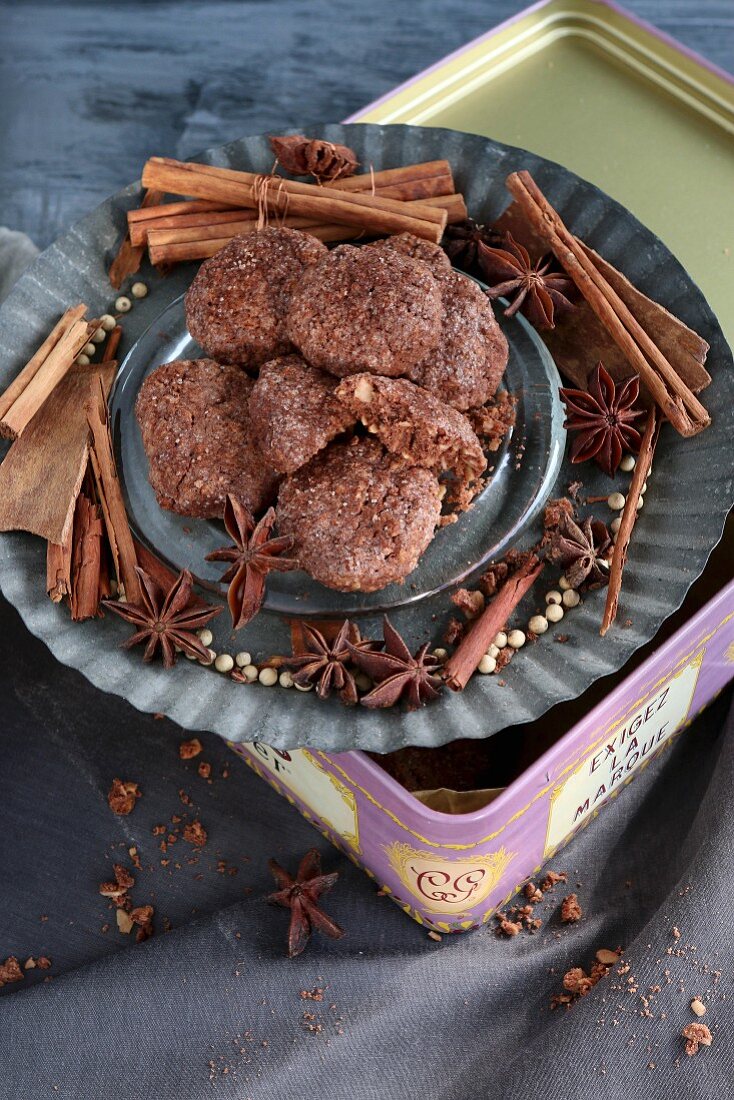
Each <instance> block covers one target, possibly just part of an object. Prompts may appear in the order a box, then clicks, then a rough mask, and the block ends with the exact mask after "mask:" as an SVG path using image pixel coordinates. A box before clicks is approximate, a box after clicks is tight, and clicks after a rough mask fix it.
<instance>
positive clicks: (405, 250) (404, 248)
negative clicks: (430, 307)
mask: <svg viewBox="0 0 734 1100" xmlns="http://www.w3.org/2000/svg"><path fill="white" fill-rule="evenodd" d="M364 247H365V248H374V249H376V250H378V251H384V250H385V249H387V250H388V251H390V252H399V253H400V254H401V256H410V257H411V258H412V259H414V260H421V261H422V262H423V263H424V264H427V265H428V267H430V269H431V271H432V272H433V274H434V275H437V276H441V275H445V274H446V272H447V271H450V270H451V260H450V259H449V258H448V256H447V255H446V253H445V252H444V250H443V249H442V248H441V246H440V245H438V244H434V243H433V241H424V240H422V239H421V238H420V237H414V236H413V234H412V233H398V234H397V235H396V236H394V237H384V238H383V239H382V240H379V241H372V242H371V243H370V244H366V245H365V246H364Z"/></svg>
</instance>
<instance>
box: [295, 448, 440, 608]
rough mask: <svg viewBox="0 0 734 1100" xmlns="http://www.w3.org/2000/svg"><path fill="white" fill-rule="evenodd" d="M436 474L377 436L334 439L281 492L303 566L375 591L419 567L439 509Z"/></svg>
mask: <svg viewBox="0 0 734 1100" xmlns="http://www.w3.org/2000/svg"><path fill="white" fill-rule="evenodd" d="M441 492H442V490H441V486H440V485H439V483H438V480H437V478H436V477H435V475H434V474H432V473H430V472H429V471H428V470H425V469H422V468H421V467H419V466H409V465H407V464H406V463H405V462H403V461H402V460H401V459H399V458H396V457H395V456H394V455H391V454H388V452H387V451H386V450H385V449H384V448H383V447H382V445H381V444H380V443H379V442H378V441H377V440H376V439H357V438H356V437H355V438H354V440H353V441H352V442H351V443H332V444H331V445H330V446H329V447H328V448H327V449H326V450H325V451H322V452H321V453H320V454H318V455H317V456H316V458H314V459H312V460H311V462H309V464H308V465H307V466H303V467H302V468H301V469H300V470H298V471H296V473H295V474H292V475H291V476H290V477H288V478H286V480H285V481H284V482H283V484H282V485H281V487H280V493H279V495H278V508H277V511H278V530H279V531H280V533H281V534H292V535H293V536H294V537H295V539H296V547H295V550H294V554H295V556H296V558H297V560H298V562H299V564H300V565H301V568H303V569H305V570H306V572H308V573H310V574H311V576H312V577H313V578H314V579H315V580H317V581H320V582H321V584H325V585H327V587H329V588H336V589H338V590H339V591H341V592H375V591H377V590H378V589H380V588H384V587H385V586H386V585H388V584H392V583H393V582H395V581H401V580H402V579H403V578H404V577H406V576H407V575H408V574H409V573H411V572H412V571H413V569H415V567H416V565H417V564H418V560H419V558H420V556H421V554H422V553H423V551H424V550H425V548H426V547H427V546H428V544H429V542H430V541H431V539H432V538H433V533H434V531H435V529H436V524H437V523H438V521H439V517H440V513H441Z"/></svg>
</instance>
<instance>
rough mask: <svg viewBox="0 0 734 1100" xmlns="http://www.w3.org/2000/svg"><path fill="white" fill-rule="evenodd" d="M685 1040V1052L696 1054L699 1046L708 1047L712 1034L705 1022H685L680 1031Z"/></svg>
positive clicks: (711, 1040)
mask: <svg viewBox="0 0 734 1100" xmlns="http://www.w3.org/2000/svg"><path fill="white" fill-rule="evenodd" d="M681 1035H682V1036H683V1038H684V1039H685V1040H686V1054H689V1055H693V1054H698V1051H699V1047H710V1046H711V1043H712V1042H713V1036H712V1035H711V1032H710V1031H709V1029H708V1028H707V1027H706V1024H686V1026H685V1027H684V1028H683V1030H682V1031H681Z"/></svg>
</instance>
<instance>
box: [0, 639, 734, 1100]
mask: <svg viewBox="0 0 734 1100" xmlns="http://www.w3.org/2000/svg"><path fill="white" fill-rule="evenodd" d="M5 671H6V673H7V675H8V677H9V682H10V683H13V684H14V685H15V689H14V691H12V692H11V693H10V697H9V699H7V700H6V708H5V713H4V722H5V725H6V734H5V736H4V738H3V741H2V747H1V748H0V773H1V774H2V792H3V804H2V829H1V830H0V867H1V868H2V882H3V893H2V902H1V904H0V944H1V945H2V950H1V951H0V954H2V955H4V954H6V953H9V952H14V953H16V954H17V955H18V956H20V957H21V958H25V957H26V956H28V955H31V954H33V955H39V954H44V953H45V954H47V955H49V956H50V958H51V960H52V964H53V965H52V968H51V970H50V971H48V972H44V971H39V970H33V971H29V972H28V973H27V976H26V978H25V979H24V981H23V982H22V983H18V984H17V985H10V986H6V987H5V988H4V989H2V990H1V991H0V1037H1V1038H0V1097H1V1098H2V1100H19V1098H22V1100H41V1098H43V1100H47V1098H48V1097H49V1096H59V1097H69V1098H74V1100H76V1098H81V1097H85V1098H87V1100H103V1098H106V1097H108V1096H110V1095H123V1096H125V1097H126V1098H127V1100H180V1098H182V1097H186V1098H187V1100H199V1098H200V1097H205V1096H211V1095H214V1096H222V1097H232V1098H237V1100H242V1098H245V1097H252V1098H253V1100H255V1098H257V1100H261V1098H262V1100H291V1098H295V1097H325V1098H329V1100H355V1098H359V1100H377V1098H380V1100H381V1098H383V1097H391V1098H394V1100H414V1098H418V1097H420V1098H424V1100H473V1098H474V1097H478V1096H487V1097H491V1098H493V1100H494V1098H496V1100H512V1098H514V1097H517V1098H518V1100H519V1098H520V1097H523V1098H525V1100H533V1098H535V1097H537V1098H538V1100H541V1098H545V1100H547V1098H548V1097H553V1098H558V1100H574V1098H576V1097H578V1098H579V1100H580V1098H582V1097H589V1096H593V1097H622V1096H640V1097H642V1096H645V1097H648V1098H651V1100H658V1098H659V1100H667V1098H668V1097H670V1096H676V1097H697V1098H698V1097H709V1096H729V1095H731V1084H730V1082H731V1064H732V1058H734V1031H733V1030H732V1027H731V1023H732V1012H731V1007H730V1003H729V1001H728V1000H727V998H728V997H729V996H730V995H731V963H732V952H733V950H734V935H733V933H732V929H731V923H730V921H729V920H728V918H727V916H726V913H725V911H724V910H725V903H724V900H723V899H724V898H725V896H726V893H727V892H728V882H729V879H730V876H731V867H732V865H733V863H734V851H732V835H733V831H732V810H731V799H730V791H731V786H732V781H733V780H734V774H733V773H734V723H733V722H732V720H731V719H730V720H729V723H728V728H727V729H726V732H725V733H722V732H721V730H722V722H723V719H724V717H725V715H726V710H727V707H728V703H729V700H728V698H727V697H722V698H720V699H719V700H718V701H717V703H716V704H714V706H713V707H712V708H711V709H710V710H709V711H707V712H705V713H704V715H703V716H701V717H700V718H699V719H698V720H697V721H696V723H695V724H694V725H693V726H692V728H691V729H690V730H689V731H688V732H687V733H686V734H685V735H684V736H683V737H682V738H681V740H680V741H679V742H678V743H677V744H676V745H675V746H674V747H673V749H672V750H671V752H670V753H669V754H667V755H666V757H665V758H664V762H662V763H661V765H659V766H657V767H655V768H651V769H648V771H646V772H645V773H643V774H642V775H641V776H640V777H639V778H637V779H636V780H635V782H634V783H633V784H632V785H631V786H630V787H629V788H628V789H627V790H626V791H625V792H624V793H623V794H622V795H621V796H620V797H619V799H618V800H617V801H616V802H615V803H613V804H612V805H611V806H610V807H609V808H608V809H607V810H606V811H605V813H604V814H603V815H602V816H601V817H600V818H599V820H598V821H596V822H595V823H594V824H593V826H592V827H591V828H589V829H587V830H586V831H585V832H583V833H582V834H581V835H580V836H579V837H578V838H577V839H576V840H575V841H574V842H573V843H572V845H571V846H570V847H568V848H567V849H566V850H565V851H564V852H563V853H561V854H560V855H559V856H558V857H557V858H556V860H555V861H554V863H553V867H554V868H555V869H556V870H565V871H567V872H568V875H569V882H568V886H566V887H564V886H559V887H557V888H556V890H555V891H554V892H553V893H552V894H548V895H546V899H545V902H544V903H543V904H542V905H541V906H539V907H538V910H537V912H538V913H539V914H540V915H541V916H542V917H543V919H544V925H543V928H542V929H541V931H540V932H538V933H537V934H536V935H534V936H531V935H529V934H525V933H523V934H521V935H519V936H517V937H516V938H515V939H512V940H506V939H498V938H497V937H496V936H495V935H494V933H493V931H492V929H490V928H486V929H483V930H481V931H477V932H474V933H469V934H466V935H464V936H454V937H444V939H443V940H442V941H441V942H440V943H436V942H434V941H432V940H430V939H429V938H428V937H427V935H426V932H425V930H424V929H421V928H420V927H419V926H418V925H416V924H414V923H413V922H412V921H411V920H410V919H409V918H408V917H406V916H405V915H404V914H403V913H402V912H401V911H400V910H398V909H397V907H395V906H394V905H393V904H392V903H391V902H390V901H389V899H387V898H380V897H378V896H376V892H375V886H374V884H373V883H372V882H370V880H369V879H368V878H367V877H366V876H365V875H364V874H362V872H360V871H359V870H357V869H356V868H355V867H353V866H352V864H351V863H349V862H348V861H347V860H346V859H345V858H344V857H342V856H341V855H339V854H338V853H337V852H336V851H335V850H334V849H332V848H331V847H330V845H329V844H328V843H327V842H326V841H324V840H323V839H322V838H321V837H319V836H318V834H317V833H315V832H314V830H313V829H312V828H311V827H310V826H309V825H308V824H307V823H306V822H305V821H304V820H303V819H302V818H301V817H300V815H299V814H298V813H297V812H296V811H295V810H294V809H292V808H291V807H290V806H289V805H288V804H287V803H286V802H285V801H284V800H283V799H281V798H279V797H278V796H277V795H276V794H275V793H274V792H273V791H272V790H271V789H270V788H269V787H268V786H267V785H266V784H265V783H263V781H262V780H260V779H259V778H257V777H256V776H255V775H253V774H252V773H251V772H250V771H249V769H247V767H246V765H244V764H243V763H242V761H240V760H239V759H238V758H237V757H235V756H234V754H232V753H231V752H230V751H229V750H228V749H227V748H226V746H225V745H224V744H223V742H221V740H220V739H218V738H216V737H215V736H213V735H208V734H203V735H202V736H201V740H202V742H203V745H204V750H203V753H202V754H201V756H200V757H198V758H196V759H194V760H192V761H190V762H187V763H184V762H182V761H181V760H180V759H179V758H178V751H177V749H178V743H179V741H180V739H181V736H182V735H181V733H180V731H178V730H177V729H176V728H175V727H174V726H173V725H172V724H171V723H169V722H168V721H167V720H161V721H156V720H155V719H154V718H153V717H150V716H141V715H139V714H136V713H135V712H133V711H132V709H131V708H130V707H129V706H127V705H126V704H124V703H122V702H120V701H119V700H117V699H113V698H111V697H107V696H96V697H95V702H94V706H93V707H88V706H85V705H84V704H85V703H86V702H87V701H88V699H87V695H88V690H89V689H87V687H86V685H84V684H83V683H81V682H80V681H79V677H78V676H77V674H76V673H74V672H72V671H70V670H66V669H59V668H58V667H54V666H52V665H51V663H50V661H47V660H45V658H44V652H43V648H42V646H41V645H40V643H38V642H36V641H32V643H31V644H30V646H29V647H28V648H27V650H26V652H25V653H24V654H20V653H19V652H18V649H17V647H16V649H15V650H14V652H12V653H9V654H8V655H7V658H6V668H5ZM31 683H32V684H33V687H31ZM202 759H203V760H206V761H207V762H209V763H211V765H212V782H211V784H209V783H207V782H206V780H204V779H202V778H200V777H199V775H198V774H197V765H198V763H199V761H200V760H202ZM223 770H226V772H227V776H226V778H224V777H223V775H222V772H223ZM113 776H119V777H121V778H122V779H124V780H137V781H138V782H139V783H140V786H141V789H142V792H143V794H142V798H141V799H140V801H139V803H138V805H137V806H136V808H135V810H134V811H133V813H132V814H131V815H130V816H129V817H123V818H120V817H114V816H113V815H112V813H111V812H110V810H109V809H108V807H107V804H106V800H105V794H106V791H107V789H108V787H109V783H110V781H111V779H112V778H113ZM181 790H183V791H185V792H186V793H187V794H188V796H190V798H191V800H192V803H193V805H191V806H186V805H183V804H182V802H181V800H180V797H179V791H181ZM172 815H176V816H179V815H183V816H184V817H185V819H191V818H192V817H193V816H197V817H199V819H200V820H201V822H202V823H203V824H204V826H205V828H206V829H207V831H208V834H209V843H208V845H207V847H206V848H205V849H204V850H203V852H202V854H201V855H200V856H199V858H198V861H197V862H196V864H194V865H192V864H190V863H189V862H188V860H189V859H191V858H192V853H191V849H190V848H189V847H188V846H187V845H186V844H185V843H184V842H183V841H181V840H179V841H177V842H176V843H175V844H174V845H172V846H171V848H170V849H169V851H168V852H167V853H165V854H163V853H161V851H160V850H159V847H158V845H159V843H160V838H159V837H158V836H155V835H153V828H154V826H155V825H157V824H158V823H163V822H167V823H169V824H170V819H171V816H172ZM314 844H315V845H316V846H317V847H318V848H319V849H320V850H321V851H322V853H323V860H324V867H325V868H326V869H328V870H332V869H337V870H339V872H340V876H341V877H340V881H339V883H338V884H337V887H336V888H335V889H334V891H333V892H332V893H331V894H329V895H327V897H326V899H325V902H324V904H325V907H326V908H327V909H328V911H329V912H330V913H331V915H332V916H333V917H334V919H336V920H337V921H338V922H339V923H340V924H342V926H343V927H344V928H345V929H346V932H347V934H346V936H345V937H344V939H342V940H340V941H331V940H326V939H323V938H319V937H316V938H315V939H314V940H312V942H311V943H310V944H309V945H308V947H307V949H306V952H305V953H304V954H303V955H302V956H301V957H300V958H298V959H295V960H288V959H287V958H285V956H284V950H285V936H286V928H287V922H288V915H287V913H286V912H285V911H283V910H280V909H275V908H271V907H269V906H268V905H266V904H265V902H264V900H263V899H264V896H265V895H266V894H267V893H268V892H269V891H270V890H271V889H272V885H273V884H272V880H271V878H270V875H269V872H268V869H267V858H268V857H269V856H271V855H272V856H275V857H276V858H277V859H278V860H279V861H280V862H281V863H282V864H283V865H285V866H286V867H289V868H291V869H294V868H295V865H296V863H297V861H298V858H299V856H300V855H302V854H303V853H304V852H305V851H306V850H307V849H308V848H309V847H310V846H312V845H314ZM130 846H135V847H136V848H137V850H138V853H139V855H140V858H141V862H142V865H143V870H141V871H136V872H135V878H136V882H135V886H134V888H133V889H132V890H131V896H132V898H133V900H134V902H135V903H136V904H147V903H150V904H153V905H154V906H155V909H156V916H155V923H156V926H157V928H158V934H156V936H155V937H154V938H153V939H151V940H149V941H147V942H145V943H142V944H134V943H132V942H131V941H130V939H128V938H127V937H124V936H122V935H121V934H120V933H119V932H117V930H116V928H115V923H114V916H113V914H112V912H111V910H110V909H109V908H108V907H107V903H106V902H105V900H104V899H103V898H102V897H100V896H99V894H98V893H97V886H98V883H99V882H101V881H104V880H107V879H109V878H111V865H112V863H113V861H117V860H120V861H122V862H123V863H124V864H126V865H127V866H128V867H129V866H130V859H129V858H128V855H127V849H128V848H129V847H130ZM184 849H185V850H184ZM163 859H170V863H169V864H168V865H167V866H163V865H162V863H161V860H163ZM220 860H221V861H223V864H220V863H219V861H220ZM222 866H223V867H224V868H225V871H224V873H221V871H220V869H219V867H222ZM233 868H236V873H235V874H230V873H229V870H230V869H233ZM570 890H574V891H576V892H577V893H578V896H579V899H580V902H581V904H582V907H583V910H584V917H583V919H582V920H581V922H580V923H579V924H576V925H562V924H561V923H560V920H559V914H558V905H559V902H560V900H561V898H562V897H563V895H564V893H565V892H567V891H570ZM164 916H165V917H168V918H169V919H170V922H171V924H172V925H173V928H172V930H171V931H170V932H168V933H163V932H161V931H160V930H161V928H162V925H163V918H164ZM43 918H47V919H43ZM105 924H109V925H110V928H109V931H107V932H104V931H102V927H103V925H105ZM674 926H676V927H677V928H679V929H680V932H681V936H680V939H679V940H675V939H673V938H672V935H671V930H672V928H673V927H674ZM618 945H619V946H623V947H624V948H625V956H624V957H625V960H628V961H629V963H630V967H631V969H630V971H629V974H625V975H621V976H618V977H614V978H612V977H611V976H608V977H607V978H605V979H604V980H603V981H602V982H601V983H600V984H599V985H598V986H596V988H595V989H594V990H593V991H592V992H591V994H590V995H589V996H588V997H586V998H585V999H584V1000H582V1001H580V1002H578V1003H577V1004H576V1005H574V1007H573V1008H571V1009H570V1010H565V1009H558V1010H556V1011H555V1012H554V1011H552V1010H551V1009H550V1001H551V997H552V996H553V994H554V993H557V992H561V991H562V975H563V974H564V972H565V971H566V970H567V969H568V968H569V967H571V966H575V965H581V966H584V967H585V968H587V969H588V967H589V965H590V963H591V962H592V961H593V958H594V953H595V951H596V950H597V949H598V948H600V947H606V948H615V947H617V946H618ZM669 949H670V950H671V952H672V953H670V954H669V953H668V950H669ZM716 970H720V971H721V972H722V976H721V978H720V979H717V978H716V976H715V974H714V973H713V972H714V971H716ZM666 971H667V974H666ZM49 977H51V980H50V981H48V980H46V979H48V978H49ZM630 977H631V978H633V979H634V980H633V982H632V983H629V982H628V978H630ZM320 987H324V999H323V1000H322V1001H313V1000H309V999H306V1000H304V999H302V996H301V991H303V990H306V991H312V990H313V989H315V988H320ZM651 988H658V989H659V991H658V992H656V993H652V994H651V993H650V992H649V991H650V989H651ZM694 994H695V995H698V996H700V997H702V999H703V1000H704V1002H705V1003H706V1005H707V1008H708V1011H707V1014H706V1017H705V1022H706V1023H707V1024H709V1025H710V1027H711V1029H712V1031H713V1034H714V1045H713V1046H712V1047H711V1048H710V1049H704V1050H703V1051H702V1052H701V1053H700V1054H699V1055H698V1056H697V1057H696V1058H688V1057H686V1056H685V1054H684V1053H683V1040H682V1039H681V1038H680V1035H679V1033H680V1030H681V1027H682V1026H683V1025H684V1024H686V1023H688V1022H690V1021H692V1020H694V1019H695V1017H693V1015H692V1014H691V1012H690V1009H689V1003H690V1000H691V998H692V996H693V995H694ZM645 998H649V1000H648V1001H647V1002H646V1000H645ZM648 1006H649V1007H648ZM304 1013H309V1014H312V1015H313V1017H314V1018H313V1019H309V1018H308V1017H304ZM647 1013H649V1015H648V1014H647ZM615 1021H616V1022H615ZM650 1063H653V1064H654V1067H655V1068H648V1065H649V1064H650ZM225 1070H226V1071H227V1072H225Z"/></svg>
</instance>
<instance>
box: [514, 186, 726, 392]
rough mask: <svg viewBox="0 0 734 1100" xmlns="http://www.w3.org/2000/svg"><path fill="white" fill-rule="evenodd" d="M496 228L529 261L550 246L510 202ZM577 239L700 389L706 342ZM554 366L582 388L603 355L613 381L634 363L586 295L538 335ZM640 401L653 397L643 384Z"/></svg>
mask: <svg viewBox="0 0 734 1100" xmlns="http://www.w3.org/2000/svg"><path fill="white" fill-rule="evenodd" d="M493 228H494V229H496V230H497V231H498V232H500V233H506V232H510V233H511V234H512V236H513V237H514V238H515V240H516V241H517V242H518V244H521V245H523V246H524V247H525V248H527V250H528V252H529V253H530V258H531V259H532V260H533V262H536V261H538V260H540V259H541V258H542V257H543V255H544V254H545V253H546V252H547V250H548V245H547V242H546V241H544V240H542V239H541V238H540V237H539V236H538V234H537V233H535V231H534V230H533V228H532V226H531V225H530V223H529V221H528V219H527V217H526V216H525V215H524V214H523V212H522V211H521V210H520V206H519V203H517V202H515V201H513V202H511V203H510V205H509V206H508V207H507V209H506V210H504V211H503V212H502V214H501V215H500V216H499V218H498V219H497V220H496V221H495V222H494V223H493ZM576 241H577V242H578V244H579V245H580V246H581V248H583V250H584V252H585V253H586V255H587V256H588V257H589V259H590V260H591V262H592V263H593V264H594V266H595V267H597V268H598V269H599V271H600V272H601V274H602V275H603V276H604V278H605V279H606V280H607V282H608V283H609V284H610V286H611V287H612V288H613V289H614V290H616V292H617V294H618V295H619V297H620V298H621V299H622V300H623V301H624V303H625V305H626V306H627V308H628V309H629V310H630V311H631V312H632V313H634V315H635V317H636V318H637V320H638V321H639V323H640V324H641V325H642V327H643V328H644V329H645V331H646V332H647V333H648V335H649V336H651V337H652V339H653V340H654V341H655V343H656V344H657V346H658V347H659V348H660V350H661V351H662V352H663V354H664V355H665V356H666V358H667V359H668V361H669V363H670V364H671V366H672V367H673V369H674V370H675V372H676V374H678V375H679V376H680V377H681V378H682V379H683V381H684V382H685V384H686V385H687V386H688V388H689V389H690V390H691V391H692V392H693V393H699V392H700V391H701V390H703V389H705V388H706V386H708V385H709V384H710V382H711V375H710V374H709V373H708V371H707V370H706V368H705V366H704V364H705V362H706V356H707V354H708V351H709V345H708V344H707V343H706V341H705V340H704V339H703V338H702V337H701V336H699V335H698V333H696V332H694V331H693V330H692V329H690V328H689V327H688V326H687V325H686V324H684V323H683V321H681V320H680V318H679V317H675V316H674V315H673V314H672V313H669V312H668V310H667V309H665V308H664V306H661V305H660V303H659V302H656V301H654V300H653V299H652V298H648V297H647V295H645V294H643V293H642V291H641V290H638V288H637V287H636V286H634V285H633V284H632V283H631V282H630V281H629V279H627V278H626V277H625V276H624V275H622V273H621V272H620V271H618V270H617V269H616V268H615V267H613V266H612V264H610V263H609V262H608V260H605V259H604V258H603V257H602V256H600V255H599V253H598V252H595V251H594V250H593V248H589V246H588V245H587V244H585V243H584V242H583V241H582V240H580V238H579V237H576ZM540 335H541V337H542V339H543V340H544V342H545V344H546V345H547V347H548V350H549V351H550V353H551V355H552V356H553V358H554V359H555V361H556V366H557V367H558V369H559V370H560V371H561V373H562V374H564V375H565V376H566V377H567V378H568V379H569V380H570V381H571V382H572V383H573V384H574V386H576V387H577V389H586V388H587V382H588V377H589V375H590V373H591V371H592V370H593V367H594V365H595V364H596V363H598V362H599V360H601V362H602V363H603V364H604V366H605V367H606V369H607V370H608V371H609V373H610V374H611V376H612V378H613V379H614V381H615V382H621V381H623V380H624V379H625V378H629V376H630V374H631V373H632V368H631V367H630V364H629V362H628V361H627V359H626V358H625V356H624V354H623V353H622V351H621V349H620V348H619V347H618V346H617V344H616V343H615V342H614V340H613V339H612V337H611V336H610V335H609V333H608V331H607V330H606V328H605V327H604V325H603V324H602V323H601V321H600V320H599V318H598V317H597V315H596V314H595V313H594V311H593V310H592V308H591V306H590V305H589V303H588V302H587V301H586V299H585V298H582V299H581V300H580V301H578V302H576V303H575V308H574V309H573V310H572V311H571V312H570V313H565V314H563V315H562V316H561V317H559V318H557V319H556V326H555V328H552V329H546V330H544V331H543V332H542V333H541V334H540ZM640 397H641V400H642V402H643V403H644V404H645V405H646V406H649V405H650V403H651V400H652V399H651V397H650V395H649V394H648V392H647V390H646V388H645V386H644V385H642V386H641V388H640Z"/></svg>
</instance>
